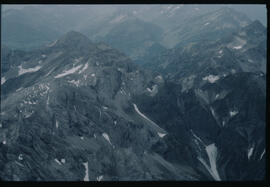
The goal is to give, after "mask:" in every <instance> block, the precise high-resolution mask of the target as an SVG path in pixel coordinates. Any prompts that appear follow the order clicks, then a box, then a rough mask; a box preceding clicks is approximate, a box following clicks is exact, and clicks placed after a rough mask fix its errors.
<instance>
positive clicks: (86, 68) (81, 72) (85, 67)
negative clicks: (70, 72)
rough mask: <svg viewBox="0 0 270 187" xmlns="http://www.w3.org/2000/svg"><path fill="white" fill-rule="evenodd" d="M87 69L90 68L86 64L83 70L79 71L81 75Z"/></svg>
mask: <svg viewBox="0 0 270 187" xmlns="http://www.w3.org/2000/svg"><path fill="white" fill-rule="evenodd" d="M87 68H88V63H86V64H84V66H83V69H81V70H80V71H79V74H81V73H82V72H84V71H85V70H86V69H87Z"/></svg>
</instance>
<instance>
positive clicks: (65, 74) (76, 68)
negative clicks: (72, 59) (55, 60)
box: [54, 65, 82, 79]
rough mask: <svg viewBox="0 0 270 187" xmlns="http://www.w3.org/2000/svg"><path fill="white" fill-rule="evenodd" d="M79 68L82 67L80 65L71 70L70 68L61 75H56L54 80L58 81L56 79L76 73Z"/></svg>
mask: <svg viewBox="0 0 270 187" xmlns="http://www.w3.org/2000/svg"><path fill="white" fill-rule="evenodd" d="M81 67H82V65H79V66H76V67H73V68H71V69H69V70H65V71H64V72H63V73H60V74H58V75H56V76H55V77H54V78H56V79H58V78H61V77H64V76H67V75H69V74H73V73H75V72H76V71H78V70H79V69H80V68H81Z"/></svg>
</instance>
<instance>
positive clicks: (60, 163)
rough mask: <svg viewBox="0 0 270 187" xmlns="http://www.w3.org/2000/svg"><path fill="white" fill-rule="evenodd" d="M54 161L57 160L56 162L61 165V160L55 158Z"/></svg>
mask: <svg viewBox="0 0 270 187" xmlns="http://www.w3.org/2000/svg"><path fill="white" fill-rule="evenodd" d="M54 161H55V162H57V164H59V165H62V164H61V162H60V161H59V160H58V159H57V158H55V159H54Z"/></svg>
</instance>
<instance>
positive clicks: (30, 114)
mask: <svg viewBox="0 0 270 187" xmlns="http://www.w3.org/2000/svg"><path fill="white" fill-rule="evenodd" d="M33 113H34V111H32V112H30V113H29V114H26V115H25V118H29V117H30V116H32V114H33Z"/></svg>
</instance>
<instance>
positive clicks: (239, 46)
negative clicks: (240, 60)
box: [233, 45, 243, 49]
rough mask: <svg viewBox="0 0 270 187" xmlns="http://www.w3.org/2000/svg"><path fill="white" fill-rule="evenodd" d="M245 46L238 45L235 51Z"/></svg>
mask: <svg viewBox="0 0 270 187" xmlns="http://www.w3.org/2000/svg"><path fill="white" fill-rule="evenodd" d="M242 47H243V46H242V45H238V46H234V47H233V48H234V49H241V48H242Z"/></svg>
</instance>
